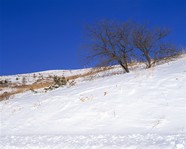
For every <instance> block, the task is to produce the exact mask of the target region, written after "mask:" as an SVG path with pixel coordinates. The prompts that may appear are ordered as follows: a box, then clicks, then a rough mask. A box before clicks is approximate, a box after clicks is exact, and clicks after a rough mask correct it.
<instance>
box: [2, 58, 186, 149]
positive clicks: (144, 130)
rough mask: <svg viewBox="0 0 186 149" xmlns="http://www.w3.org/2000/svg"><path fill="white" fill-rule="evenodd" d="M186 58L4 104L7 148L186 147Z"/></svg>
mask: <svg viewBox="0 0 186 149" xmlns="http://www.w3.org/2000/svg"><path fill="white" fill-rule="evenodd" d="M185 92H186V57H182V58H179V59H178V60H176V61H172V62H169V63H166V64H162V65H158V66H156V67H154V68H151V69H148V70H136V71H135V70H134V71H132V72H131V73H129V74H121V75H114V76H108V77H104V78H98V79H93V80H91V81H86V80H84V81H82V80H81V81H78V82H77V84H76V85H75V86H72V87H70V88H67V87H64V88H59V89H56V90H53V91H50V92H47V93H37V94H35V93H33V92H26V93H22V94H18V95H16V96H15V98H13V99H10V100H7V101H2V102H0V116H1V118H0V120H1V126H0V130H1V132H0V133H1V134H0V136H1V141H2V142H1V143H2V147H3V148H13V147H15V148H16V147H17V148H59V149H60V148H139V149H140V148H177V149H178V148H179V149H183V148H184V147H186V136H185V134H186V93H185Z"/></svg>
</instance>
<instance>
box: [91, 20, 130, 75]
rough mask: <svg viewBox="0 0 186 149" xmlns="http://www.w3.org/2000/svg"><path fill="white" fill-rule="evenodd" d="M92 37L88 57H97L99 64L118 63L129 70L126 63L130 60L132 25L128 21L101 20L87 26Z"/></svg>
mask: <svg viewBox="0 0 186 149" xmlns="http://www.w3.org/2000/svg"><path fill="white" fill-rule="evenodd" d="M88 31H89V35H90V37H91V39H92V44H91V46H90V50H91V51H92V54H90V56H89V58H91V59H92V58H98V59H99V60H98V63H99V65H101V66H102V65H110V64H119V65H120V66H121V67H122V68H123V69H124V70H125V71H126V72H129V68H128V63H129V62H130V61H131V59H130V57H129V54H130V52H131V51H132V50H133V46H132V44H131V43H132V38H131V37H132V36H131V35H132V34H131V32H132V26H131V24H130V23H129V22H127V23H123V24H117V23H113V22H108V21H102V22H101V23H98V24H97V25H96V26H94V27H91V28H89V30H88Z"/></svg>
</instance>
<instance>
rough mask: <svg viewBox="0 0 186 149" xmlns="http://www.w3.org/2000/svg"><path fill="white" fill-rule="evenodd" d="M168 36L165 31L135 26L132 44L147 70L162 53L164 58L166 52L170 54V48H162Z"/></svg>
mask: <svg viewBox="0 0 186 149" xmlns="http://www.w3.org/2000/svg"><path fill="white" fill-rule="evenodd" d="M168 34H169V31H168V30H167V29H160V28H153V29H150V28H148V27H147V26H146V25H136V27H135V29H134V31H133V44H134V46H135V47H136V48H137V49H138V50H139V51H140V52H141V53H142V57H143V58H145V61H146V66H147V68H150V67H152V65H153V64H155V63H156V61H157V60H158V58H159V56H160V55H161V53H162V52H163V53H164V56H165V53H167V52H168V51H169V52H171V51H170V48H171V47H168V46H166V47H165V46H163V45H165V44H163V43H162V41H163V39H164V38H165V37H166V36H167V35H168ZM172 50H173V49H172ZM172 52H173V51H172ZM167 54H168V53H167Z"/></svg>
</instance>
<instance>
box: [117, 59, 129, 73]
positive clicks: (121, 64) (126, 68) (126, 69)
mask: <svg viewBox="0 0 186 149" xmlns="http://www.w3.org/2000/svg"><path fill="white" fill-rule="evenodd" d="M119 64H120V66H121V67H122V68H123V69H124V70H125V71H126V72H127V73H129V68H128V66H125V65H124V64H123V63H122V62H121V61H119Z"/></svg>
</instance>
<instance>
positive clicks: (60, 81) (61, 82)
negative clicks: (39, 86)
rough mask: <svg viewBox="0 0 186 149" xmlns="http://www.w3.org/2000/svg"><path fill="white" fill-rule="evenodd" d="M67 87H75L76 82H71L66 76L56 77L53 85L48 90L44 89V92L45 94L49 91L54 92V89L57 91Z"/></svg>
mask: <svg viewBox="0 0 186 149" xmlns="http://www.w3.org/2000/svg"><path fill="white" fill-rule="evenodd" d="M66 85H68V87H71V86H73V85H75V81H69V79H67V78H65V77H64V76H62V77H58V76H54V77H53V84H52V85H50V86H49V87H47V88H44V90H45V92H47V91H50V90H54V89H57V88H59V87H63V86H66Z"/></svg>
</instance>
